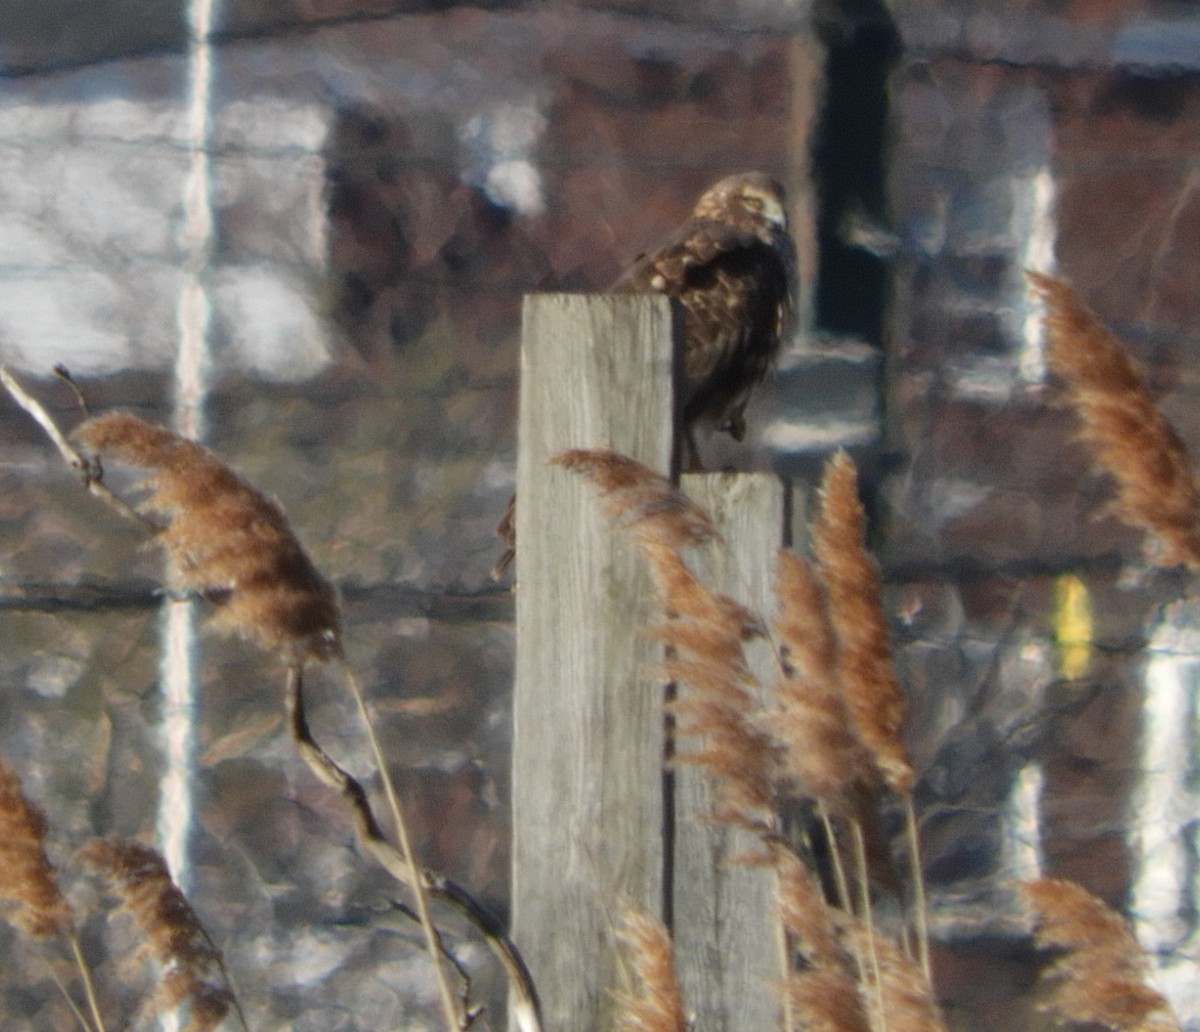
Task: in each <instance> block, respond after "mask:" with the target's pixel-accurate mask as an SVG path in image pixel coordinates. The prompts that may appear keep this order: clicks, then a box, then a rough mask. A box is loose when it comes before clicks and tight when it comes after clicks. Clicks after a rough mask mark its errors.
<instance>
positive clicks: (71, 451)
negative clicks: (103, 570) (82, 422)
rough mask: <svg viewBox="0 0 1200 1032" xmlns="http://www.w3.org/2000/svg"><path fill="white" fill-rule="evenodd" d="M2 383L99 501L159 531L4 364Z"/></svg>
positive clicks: (134, 520)
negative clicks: (113, 487) (105, 478)
mask: <svg viewBox="0 0 1200 1032" xmlns="http://www.w3.org/2000/svg"><path fill="white" fill-rule="evenodd" d="M0 383H2V384H3V385H4V388H5V389H6V390H7V391H8V393H9V395H10V397H11V398H12V399H13V401H15V402H16V403H17V404H18V405H20V406H21V408H23V409H24V410H25V411H26V412H28V413H29V414H30V415H31V416H32V417H33V418H34V420H35V421H36V422H37V424H38V426H40V427H41V428H42V429H43V430H44V431H45V432H46V436H47V437H49V438H50V441H51V443H52V444H53V445H54V447H55V448H57V449H58V453H59V454H60V455H61V456H62V457H63V460H64V461H65V462H66V464H67V465H68V466H70V467H71V468H72V469H74V470H78V471H79V473H80V475H81V476H82V477H83V486H84V487H86V488H87V489H88V491H89V492H91V494H92V495H94V496H95V497H96V498H99V499H100V501H102V502H103V503H104V504H105V505H107V506H109V507H110V508H111V509H113V510H115V511H116V512H118V513H120V515H122V516H124V517H125V518H126V519H127V520H132V521H133V522H134V523H137V524H140V525H141V526H143V527H145V528H146V529H147V530H149V531H151V532H152V533H155V532H157V531H158V529H159V528H158V526H157V525H156V524H155V523H154V522H153V521H151V520H148V519H147V518H146V517H145V516H143V515H142V514H141V513H140V512H138V511H137V510H136V509H135V508H134V507H133V506H132V505H130V504H129V503H128V502H127V501H125V499H124V498H122V497H121V496H120V495H118V494H116V493H115V492H113V491H110V490H109V488H108V487H107V485H106V484H105V483H104V481H103V471H102V469H101V466H100V464H99V462H97V461H96V460H95V459H90V458H88V457H87V456H85V455H84V454H83V453H82V452H81V451H80V450H79V449H78V448H76V447H75V445H73V444H72V443H71V442H70V440H69V439H68V438H67V436H66V435H65V434H64V433H63V432H62V430H60V429H59V427H58V424H57V423H55V422H54V420H53V419H52V418H51V417H50V413H49V412H47V411H46V409H45V406H43V405H42V403H41V402H40V401H38V400H37V398H35V397H34V396H33V395H32V394H30V393H29V392H28V391H27V390H25V388H24V387H23V386H22V385H21V383H20V381H19V380H18V379H17V378H16V377H15V376H13V374H12V373H11V372H9V370H8V369H7V368H6V367H4V366H2V365H0Z"/></svg>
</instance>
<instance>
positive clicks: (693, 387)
mask: <svg viewBox="0 0 1200 1032" xmlns="http://www.w3.org/2000/svg"><path fill="white" fill-rule="evenodd" d="M795 275H796V252H795V245H794V244H793V242H792V238H791V236H790V235H789V234H788V228H787V213H786V202H785V197H784V190H783V187H782V186H781V185H780V184H779V183H778V182H777V181H776V180H775V179H773V178H771V177H770V176H768V175H767V174H765V173H763V172H742V173H739V174H737V175H732V176H727V177H726V178H724V179H722V180H720V181H719V182H717V183H715V184H714V185H713V186H711V187H709V189H708V190H706V191H705V192H704V193H703V194H702V195H701V197H700V199H699V200H698V201H697V202H696V206H695V207H694V208H693V209H692V214H691V216H690V217H689V218H688V219H687V221H685V222H684V223H683V225H681V226H680V227H679V228H678V229H677V230H676V231H675V232H674V233H673V234H672V235H671V236H670V237H668V238H667V240H666V241H665V242H664V243H663V244H662V245H661V246H659V247H658V248H656V249H654V250H652V251H648V252H646V253H645V254H643V255H640V256H639V257H638V258H637V259H636V260H635V261H634V263H633V264H632V265H631V266H630V267H629V269H627V270H626V271H625V272H624V273H623V274H622V275H621V276H620V277H619V278H618V279H617V281H616V282H615V283H614V284H613V286H612V288H611V289H612V290H613V291H615V292H628V293H652V292H657V293H662V294H667V295H669V296H670V297H673V298H676V299H678V301H679V302H680V304H681V305H682V306H683V310H684V324H683V334H682V340H683V355H682V356H681V361H680V369H681V381H680V383H679V384H678V385H677V386H678V391H679V398H678V405H679V414H680V424H681V427H682V429H683V433H684V445H685V447H686V449H687V463H688V465H689V467H690V468H693V469H700V468H701V463H700V456H699V451H698V449H697V447H696V440H695V429H696V427H697V426H701V425H708V426H712V427H715V428H716V429H719V430H723V431H725V432H726V433H728V434H730V435H731V436H732V437H733V438H734V440H737V441H740V440H742V439H743V438H744V437H745V434H746V419H745V409H746V404H747V402H748V401H749V400H750V394H751V392H752V391H753V390H754V388H755V387H756V386H758V384H759V383H760V382H761V381H762V379H763V377H764V376H765V375H766V373H767V370H768V369H770V367H771V365H772V363H773V362H774V361H775V358H776V356H777V355H778V354H779V349H780V346H781V343H782V340H783V337H784V335H785V333H786V332H787V328H788V325H789V323H790V320H791V311H792V287H793V283H794V280H795ZM515 501H516V499H515V498H514V499H513V501H510V502H509V506H508V509H507V511H506V512H505V514H504V518H503V519H502V520H501V521H500V524H499V526H497V528H496V533H497V535H498V536H499V537H500V539H501V540H502V541H503V542H504V545H505V552H504V554H503V555H502V556H501V557H500V560H499V561H498V562H497V563H496V565H495V567H494V568H493V569H492V577H493V578H495V579H499V578H500V577H502V576H503V575H504V573H505V571H506V570H507V569H508V567H509V565H510V564H511V563H512V561H513V558H514V556H515V555H516V518H515V507H514V506H515Z"/></svg>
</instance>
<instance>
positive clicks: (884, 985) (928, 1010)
mask: <svg viewBox="0 0 1200 1032" xmlns="http://www.w3.org/2000/svg"><path fill="white" fill-rule="evenodd" d="M849 935H850V939H851V940H852V941H853V940H856V939H857V940H863V939H867V938H868V937H870V932H869V931H867V930H866V929H864V928H863V927H861V926H859V925H856V926H854V927H852V928H851V929H850V932H849ZM873 940H874V942H873V949H874V952H875V956H876V958H877V960H878V966H877V968H876V970H877V972H878V978H879V983H878V990H879V998H880V1001H881V1007H882V1012H883V1014H884V1015H886V1027H887V1030H888V1032H946V1025H945V1020H944V1019H943V1017H942V1013H941V1011H940V1010H939V1009H938V1006H937V1003H936V1001H935V1000H934V999H933V993H932V991H931V990H930V988H929V981H928V980H927V979H926V977H925V973H924V972H923V971H922V970H921V968H920V966H919V965H917V964H915V963H913V961H912V960H911V959H909V957H908V956H906V955H905V953H904V951H903V950H901V949H900V947H899V946H897V945H896V944H895V943H894V942H892V941H890V940H889V939H887V938H884V937H882V936H878V935H876V936H874V937H873Z"/></svg>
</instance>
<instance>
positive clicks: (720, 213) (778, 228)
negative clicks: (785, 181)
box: [694, 172, 788, 236]
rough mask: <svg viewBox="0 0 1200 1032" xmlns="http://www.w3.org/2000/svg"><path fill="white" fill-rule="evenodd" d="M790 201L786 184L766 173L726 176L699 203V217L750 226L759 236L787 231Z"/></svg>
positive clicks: (697, 203)
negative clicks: (787, 196) (765, 233)
mask: <svg viewBox="0 0 1200 1032" xmlns="http://www.w3.org/2000/svg"><path fill="white" fill-rule="evenodd" d="M786 205H787V201H786V198H785V196H784V190H783V186H782V185H780V183H779V182H778V180H776V179H773V178H772V177H771V176H769V175H767V174H766V173H765V172H741V173H738V174H737V175H733V176H726V177H725V178H724V179H722V180H721V181H720V182H718V183H716V184H714V185H713V186H711V187H709V189H708V190H706V191H705V192H704V194H703V195H702V196H701V198H700V200H699V201H697V202H696V208H695V212H694V214H695V215H696V216H697V217H698V218H702V219H712V220H713V221H716V222H724V223H727V224H731V225H735V226H739V227H743V228H750V227H754V228H755V230H756V231H758V232H759V235H760V236H761V235H762V232H761V231H763V230H765V231H766V232H767V233H769V234H771V235H775V234H778V233H786V232H787V224H788V220H787V207H786Z"/></svg>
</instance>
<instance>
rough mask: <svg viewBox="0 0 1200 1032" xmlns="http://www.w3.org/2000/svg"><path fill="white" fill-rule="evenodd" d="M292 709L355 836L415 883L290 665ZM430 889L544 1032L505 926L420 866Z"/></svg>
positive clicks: (297, 733)
mask: <svg viewBox="0 0 1200 1032" xmlns="http://www.w3.org/2000/svg"><path fill="white" fill-rule="evenodd" d="M285 699H286V709H287V714H288V722H289V730H290V731H291V735H292V741H293V742H294V744H295V746H296V750H297V751H298V752H299V753H300V756H301V758H302V759H303V760H304V762H305V763H306V764H307V765H308V767H309V769H310V770H311V771H312V772H313V773H314V774H315V775H316V776H317V777H318V778H319V779H320V780H321V781H322V782H323V783H324V784H326V785H328V786H330V787H331V788H333V789H335V790H336V791H337V792H338V794H339V795H340V796H341V797H342V801H343V802H344V803H345V804H346V807H347V809H348V811H349V813H350V817H351V819H352V821H353V823H354V830H355V834H356V835H357V837H358V841H359V842H360V843H361V845H362V847H363V849H364V850H366V852H367V853H368V854H369V855H370V856H371V857H372V858H373V859H374V860H375V861H376V862H377V863H378V864H379V865H380V866H381V867H382V868H383V869H384V870H385V871H387V872H388V874H390V875H391V876H392V877H393V878H395V879H396V880H397V881H399V882H401V883H403V884H404V885H408V886H410V888H411V886H412V885H413V880H412V879H413V877H414V873H413V866H412V864H411V863H410V862H409V859H408V858H407V857H406V856H404V855H402V854H401V853H400V851H399V850H397V849H396V847H395V846H393V845H392V844H391V842H389V841H388V840H387V838H386V837H385V836H384V834H383V831H382V829H381V828H380V826H379V822H378V821H377V820H376V819H375V815H374V813H373V812H372V810H371V804H370V802H369V800H368V798H367V793H366V791H365V790H364V789H363V787H362V785H361V784H359V782H358V781H357V780H355V779H354V777H352V776H351V775H350V774H349V773H347V772H346V771H345V770H344V769H343V768H342V767H340V766H338V764H337V763H336V762H334V760H333V759H332V758H331V757H330V756H329V754H328V753H326V752H325V750H324V749H322V748H321V746H320V744H319V743H318V742H317V741H316V739H315V738H313V736H312V731H311V730H310V729H309V726H308V716H307V713H306V709H305V705H304V677H303V669H302V667H301V666H299V665H293V666H290V667H288V670H287V681H286V691H285ZM419 877H420V880H421V884H422V886H423V888H424V890H425V891H426V892H427V893H428V894H429V895H430V896H432V897H434V898H435V899H438V900H441V901H442V902H444V903H446V904H448V905H449V906H451V907H453V908H454V909H455V910H457V911H458V912H459V913H460V914H462V915H463V916H464V917H465V918H466V919H467V920H468V921H470V922H471V924H472V925H473V926H474V927H475V929H476V930H477V931H478V932H479V933H480V934H481V935H482V936H483V938H484V941H485V942H486V943H487V944H488V947H489V948H490V949H491V950H492V952H493V954H494V955H495V956H496V958H497V959H498V960H499V961H500V963H501V965H502V966H503V968H504V971H505V974H506V975H507V977H508V982H509V989H510V999H509V1008H510V1011H511V1013H512V1015H513V1022H514V1027H515V1028H517V1029H518V1030H519V1032H542V1016H541V1005H540V1002H539V1000H538V995H537V989H536V987H535V986H534V983H533V978H532V976H531V975H530V973H529V969H528V967H527V966H526V964H525V961H524V958H523V957H522V956H521V953H520V951H519V950H518V949H517V947H516V945H515V944H514V943H513V942H512V940H511V939H509V938H508V936H507V935H506V934H505V931H504V928H503V926H502V925H501V924H500V922H499V921H497V920H496V919H495V918H494V917H493V916H492V915H491V914H490V913H489V912H488V911H487V910H486V909H484V908H483V907H482V906H481V905H480V904H479V903H478V901H477V900H475V898H474V897H473V896H471V895H470V893H468V892H467V891H466V890H465V889H463V888H462V887H461V886H459V885H457V884H455V883H454V882H452V881H450V880H449V879H446V878H442V877H440V876H438V875H434V874H432V873H431V872H429V871H426V870H420V871H419Z"/></svg>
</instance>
